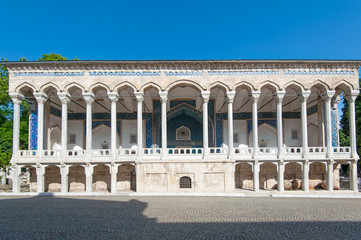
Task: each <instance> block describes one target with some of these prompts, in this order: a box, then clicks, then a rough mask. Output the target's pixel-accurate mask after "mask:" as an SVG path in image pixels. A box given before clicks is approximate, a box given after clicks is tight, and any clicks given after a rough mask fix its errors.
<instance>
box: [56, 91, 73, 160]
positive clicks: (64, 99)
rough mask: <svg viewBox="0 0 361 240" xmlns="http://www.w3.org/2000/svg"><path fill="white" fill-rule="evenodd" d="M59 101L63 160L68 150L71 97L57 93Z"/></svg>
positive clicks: (65, 93)
mask: <svg viewBox="0 0 361 240" xmlns="http://www.w3.org/2000/svg"><path fill="white" fill-rule="evenodd" d="M58 97H59V99H60V101H61V156H62V158H63V159H64V160H65V158H66V156H67V150H68V103H69V101H70V99H71V96H70V94H69V93H67V92H59V93H58Z"/></svg>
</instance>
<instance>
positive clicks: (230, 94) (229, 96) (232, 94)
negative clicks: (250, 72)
mask: <svg viewBox="0 0 361 240" xmlns="http://www.w3.org/2000/svg"><path fill="white" fill-rule="evenodd" d="M235 96H236V91H234V90H232V91H227V99H228V103H233V101H234V97H235Z"/></svg>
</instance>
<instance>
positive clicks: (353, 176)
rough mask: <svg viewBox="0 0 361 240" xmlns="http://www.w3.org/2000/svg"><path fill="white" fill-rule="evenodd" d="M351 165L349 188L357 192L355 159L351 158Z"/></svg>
mask: <svg viewBox="0 0 361 240" xmlns="http://www.w3.org/2000/svg"><path fill="white" fill-rule="evenodd" d="M350 166H351V171H350V173H351V179H350V180H351V189H352V190H353V191H355V192H358V178H357V160H353V161H352V162H351V164H350Z"/></svg>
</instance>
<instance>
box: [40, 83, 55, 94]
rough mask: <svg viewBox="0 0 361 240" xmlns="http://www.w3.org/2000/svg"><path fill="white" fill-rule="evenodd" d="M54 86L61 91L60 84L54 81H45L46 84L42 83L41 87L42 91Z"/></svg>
mask: <svg viewBox="0 0 361 240" xmlns="http://www.w3.org/2000/svg"><path fill="white" fill-rule="evenodd" d="M51 87H52V88H54V89H55V90H56V91H57V92H60V88H59V86H58V85H56V84H55V83H53V82H48V83H45V84H44V85H42V86H41V87H40V92H45V90H46V89H47V88H51Z"/></svg>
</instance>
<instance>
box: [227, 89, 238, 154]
mask: <svg viewBox="0 0 361 240" xmlns="http://www.w3.org/2000/svg"><path fill="white" fill-rule="evenodd" d="M235 96H236V92H235V91H229V92H227V98H228V109H227V110H228V116H227V118H228V120H227V122H228V158H229V159H232V158H233V156H234V139H233V101H234V97H235Z"/></svg>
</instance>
